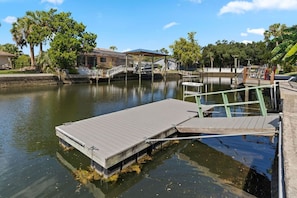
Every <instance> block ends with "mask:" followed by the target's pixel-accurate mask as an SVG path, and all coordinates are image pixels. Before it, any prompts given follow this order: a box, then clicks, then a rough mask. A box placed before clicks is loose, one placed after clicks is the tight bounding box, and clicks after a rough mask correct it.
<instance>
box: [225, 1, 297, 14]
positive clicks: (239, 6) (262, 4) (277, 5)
mask: <svg viewBox="0 0 297 198" xmlns="http://www.w3.org/2000/svg"><path fill="white" fill-rule="evenodd" d="M251 10H297V0H252V1H239V0H235V1H230V2H229V3H228V4H227V5H225V6H223V7H222V8H221V9H220V12H219V15H222V14H226V13H236V14H242V13H245V12H247V11H251Z"/></svg>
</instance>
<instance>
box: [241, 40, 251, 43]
mask: <svg viewBox="0 0 297 198" xmlns="http://www.w3.org/2000/svg"><path fill="white" fill-rule="evenodd" d="M241 42H242V43H244V44H248V43H253V41H249V40H243V41H241Z"/></svg>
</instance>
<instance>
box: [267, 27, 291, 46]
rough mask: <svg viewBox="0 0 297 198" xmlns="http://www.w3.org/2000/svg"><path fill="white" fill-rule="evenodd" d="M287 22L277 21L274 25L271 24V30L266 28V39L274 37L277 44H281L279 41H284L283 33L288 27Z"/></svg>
mask: <svg viewBox="0 0 297 198" xmlns="http://www.w3.org/2000/svg"><path fill="white" fill-rule="evenodd" d="M286 28H287V27H286V25H285V24H282V25H281V24H280V23H275V24H273V25H270V26H269V30H266V31H265V32H264V37H265V40H266V41H269V40H270V38H271V37H272V39H273V40H275V46H278V45H279V42H281V41H282V35H283V33H284V30H285V29H286Z"/></svg>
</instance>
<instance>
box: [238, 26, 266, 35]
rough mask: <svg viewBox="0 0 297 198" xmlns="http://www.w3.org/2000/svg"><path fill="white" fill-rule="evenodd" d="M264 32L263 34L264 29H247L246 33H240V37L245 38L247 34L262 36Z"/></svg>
mask: <svg viewBox="0 0 297 198" xmlns="http://www.w3.org/2000/svg"><path fill="white" fill-rule="evenodd" d="M264 32H265V29H264V28H254V29H252V28H247V29H246V32H242V33H240V36H242V37H247V36H248V35H249V34H257V35H261V36H263V35H264Z"/></svg>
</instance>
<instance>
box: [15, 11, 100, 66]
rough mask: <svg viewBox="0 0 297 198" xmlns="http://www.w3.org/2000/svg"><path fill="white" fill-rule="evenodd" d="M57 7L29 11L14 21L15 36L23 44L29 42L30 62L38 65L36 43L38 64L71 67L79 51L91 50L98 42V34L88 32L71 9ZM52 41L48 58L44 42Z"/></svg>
mask: <svg viewBox="0 0 297 198" xmlns="http://www.w3.org/2000/svg"><path fill="white" fill-rule="evenodd" d="M56 12H57V10H55V9H50V10H49V11H48V12H45V11H35V12H32V11H29V12H26V15H25V16H24V17H22V18H18V19H17V22H15V23H13V27H12V29H11V33H12V35H13V39H14V41H15V42H16V44H17V45H18V46H20V47H21V48H22V47H24V46H27V45H29V47H30V57H31V65H32V66H35V55H34V54H35V53H34V46H39V60H38V62H37V65H38V66H39V67H40V68H41V69H48V68H52V67H53V66H56V67H61V68H69V67H73V66H74V65H75V63H76V62H75V61H76V58H77V56H78V54H79V53H85V52H90V51H92V50H93V49H94V47H95V46H96V38H97V35H95V34H93V33H88V32H85V28H86V27H85V26H84V25H83V24H82V23H78V22H76V21H75V20H73V19H72V18H71V13H64V12H61V13H58V14H57V13H56ZM47 41H50V42H51V43H50V46H51V48H50V49H49V53H48V55H46V56H48V58H49V59H50V60H47V62H51V66H49V64H48V63H47V64H45V62H44V61H45V60H44V58H45V57H44V56H42V53H43V50H42V46H43V44H44V43H46V42H47Z"/></svg>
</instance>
